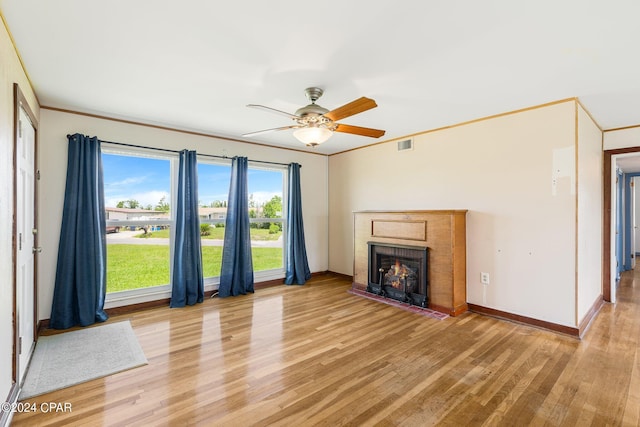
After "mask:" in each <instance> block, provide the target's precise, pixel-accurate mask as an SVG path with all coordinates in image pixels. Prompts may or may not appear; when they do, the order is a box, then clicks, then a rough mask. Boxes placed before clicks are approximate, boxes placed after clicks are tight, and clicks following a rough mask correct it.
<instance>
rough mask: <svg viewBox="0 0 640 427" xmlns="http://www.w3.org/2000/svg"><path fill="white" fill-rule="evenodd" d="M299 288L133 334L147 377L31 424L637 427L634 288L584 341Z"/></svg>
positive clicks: (28, 421) (137, 325)
mask: <svg viewBox="0 0 640 427" xmlns="http://www.w3.org/2000/svg"><path fill="white" fill-rule="evenodd" d="M350 286H351V284H350V282H347V281H345V280H344V279H343V278H339V277H334V276H329V275H328V276H325V277H318V278H314V279H312V281H311V282H309V283H308V284H307V285H305V286H292V287H288V286H275V287H270V288H265V289H259V290H258V291H257V292H256V293H255V294H252V295H248V296H241V297H235V298H226V299H210V300H207V301H205V302H204V303H203V304H199V305H197V306H194V307H189V308H186V309H168V308H157V309H149V310H145V311H141V312H137V313H133V314H128V315H120V316H115V317H112V318H111V319H110V320H109V321H110V322H116V321H119V320H125V319H130V320H131V323H132V325H133V327H134V331H135V332H136V335H137V336H138V339H139V341H140V344H141V345H142V348H143V349H144V352H145V354H146V356H147V359H148V360H149V364H148V365H146V366H143V367H140V368H136V369H132V370H129V371H126V372H122V373H119V374H115V375H112V376H110V377H107V378H102V379H98V380H94V381H91V382H87V383H84V384H80V385H77V386H74V387H70V388H67V389H64V390H59V391H56V392H52V393H49V394H46V395H43V396H40V397H36V398H33V399H31V400H30V401H29V402H31V403H33V402H36V403H37V404H38V405H40V403H42V402H56V403H71V405H72V411H71V412H67V413H43V412H42V411H37V412H35V413H19V414H16V415H15V417H14V420H13V425H14V426H25V425H28V426H34V425H59V426H62V425H64V426H67V425H91V426H97V425H118V426H120V425H140V426H148V425H154V426H158V425H207V426H209V425H210V426H218V425H220V426H223V425H224V426H248V425H258V426H307V425H328V426H337V425H352V426H361V425H363V426H364V425H381V426H391V425H402V426H426V425H445V426H448V425H450V426H460V425H470V426H476V425H512V426H522V425H535V426H542V425H553V426H557V425H567V426H574V425H579V426H586V425H598V426H600V425H639V420H640V356H639V355H638V347H639V339H640V274H638V275H636V276H634V275H633V273H628V274H627V275H626V276H625V277H624V278H623V281H622V283H621V286H620V290H619V294H618V295H619V302H618V303H617V304H616V305H612V304H607V305H605V306H604V308H603V309H602V311H601V312H600V314H599V315H598V316H597V317H596V319H595V321H594V323H593V325H592V326H591V328H590V329H589V331H587V333H586V336H585V337H584V339H583V340H582V341H578V340H577V339H575V338H571V337H568V336H563V335H559V334H556V333H552V332H548V331H544V330H539V329H535V328H531V327H529V326H524V325H519V324H515V323H510V322H505V321H501V320H497V319H494V318H490V317H485V316H482V315H478V314H474V313H467V314H464V315H462V316H460V317H456V318H448V319H446V320H442V321H440V320H435V319H431V318H428V317H423V316H420V315H416V314H413V313H409V312H406V311H403V310H400V309H398V308H395V307H391V306H387V305H384V304H381V303H378V302H374V301H370V300H367V299H364V298H361V297H358V296H354V295H351V294H348V293H347V290H348V289H349V288H350Z"/></svg>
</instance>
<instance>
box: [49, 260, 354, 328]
mask: <svg viewBox="0 0 640 427" xmlns="http://www.w3.org/2000/svg"><path fill="white" fill-rule="evenodd" d="M327 274H330V275H332V276H338V277H342V276H344V275H342V274H339V273H333V272H330V271H318V272H315V273H311V278H312V279H313V278H317V277H321V276H325V275H327ZM344 277H351V276H344ZM349 280H350V279H349ZM283 283H284V279H275V280H266V281H264V282H256V283H255V284H254V288H255V289H264V288H268V287H270V286H278V285H282V284H283ZM214 292H217V290H212V291H206V292H205V293H204V298H205V300H206V299H207V298H210V297H211V295H213V293H214ZM170 302H171V299H170V298H161V299H157V300H153V301H147V302H142V303H137V304H128V305H122V306H120V307H112V308H107V309H105V312H106V313H107V314H108V315H109V316H116V315H120V314H128V313H134V312H137V311H142V310H148V309H151V308H158V307H169V303H170ZM48 328H49V319H43V320H40V321H39V322H38V335H40V332H42V331H43V330H44V329H48Z"/></svg>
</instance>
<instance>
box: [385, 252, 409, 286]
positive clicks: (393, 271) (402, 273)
mask: <svg viewBox="0 0 640 427" xmlns="http://www.w3.org/2000/svg"><path fill="white" fill-rule="evenodd" d="M415 274H416V273H415V271H413V270H412V269H411V268H409V267H407V266H406V265H405V264H402V263H401V262H400V260H399V259H397V258H396V262H395V264H394V265H392V266H391V268H389V271H387V273H386V274H385V276H384V278H385V284H387V285H390V286H393V287H394V288H397V289H402V287H403V285H405V284H406V280H407V277H409V276H415ZM403 282H405V283H403Z"/></svg>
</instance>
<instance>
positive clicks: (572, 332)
mask: <svg viewBox="0 0 640 427" xmlns="http://www.w3.org/2000/svg"><path fill="white" fill-rule="evenodd" d="M468 305H469V310H470V311H473V312H474V313H479V314H484V315H487V316H491V317H496V318H498V319H503V320H510V321H512V322H517V323H522V324H525V325H528V326H534V327H536V328H542V329H547V330H549V331H553V332H558V333H561V334H565V335H569V336H572V337H574V338H580V336H581V335H580V330H579V328H574V327H571V326H565V325H559V324H557V323H552V322H547V321H545V320H539V319H534V318H533V317H527V316H521V315H519V314H513V313H509V312H506V311H501V310H496V309H494V308H489V307H483V306H481V305H476V304H468Z"/></svg>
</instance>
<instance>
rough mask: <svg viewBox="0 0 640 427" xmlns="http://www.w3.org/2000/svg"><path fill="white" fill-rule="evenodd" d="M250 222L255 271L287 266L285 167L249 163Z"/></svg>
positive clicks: (280, 269) (281, 269)
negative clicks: (267, 166) (285, 255)
mask: <svg viewBox="0 0 640 427" xmlns="http://www.w3.org/2000/svg"><path fill="white" fill-rule="evenodd" d="M248 175H249V176H248V187H249V188H248V191H249V222H250V227H251V254H252V256H253V270H254V271H255V272H260V271H270V270H278V271H283V270H284V263H283V254H284V243H283V241H284V233H283V231H284V209H283V207H284V206H285V205H284V188H285V185H284V182H285V181H284V179H285V169H284V168H278V169H275V168H262V167H260V166H254V165H250V166H249V171H248Z"/></svg>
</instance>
